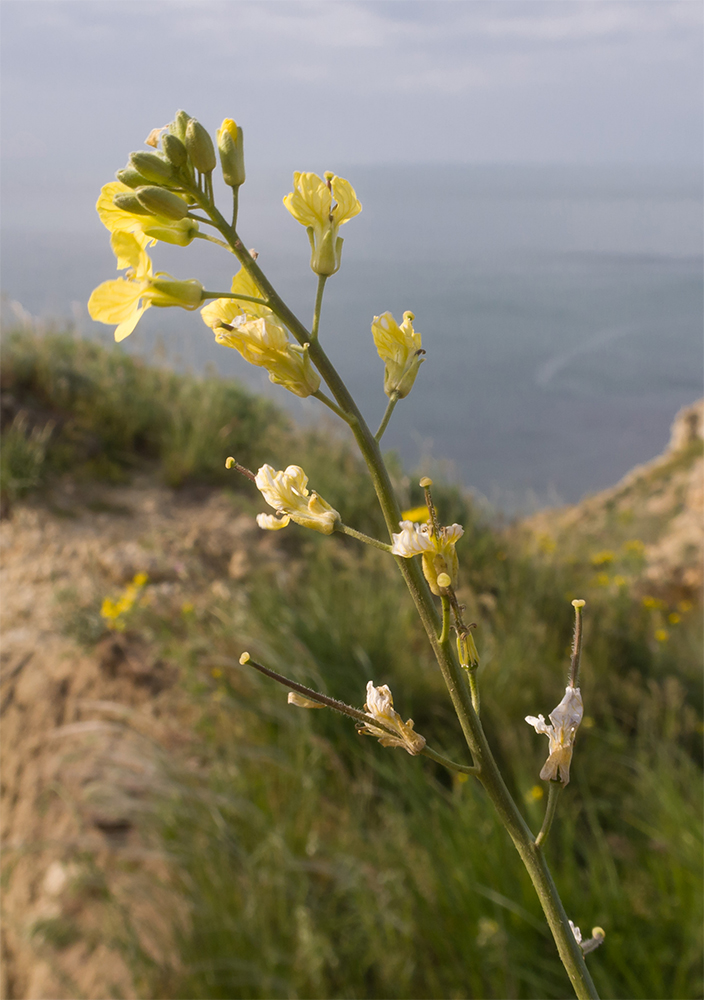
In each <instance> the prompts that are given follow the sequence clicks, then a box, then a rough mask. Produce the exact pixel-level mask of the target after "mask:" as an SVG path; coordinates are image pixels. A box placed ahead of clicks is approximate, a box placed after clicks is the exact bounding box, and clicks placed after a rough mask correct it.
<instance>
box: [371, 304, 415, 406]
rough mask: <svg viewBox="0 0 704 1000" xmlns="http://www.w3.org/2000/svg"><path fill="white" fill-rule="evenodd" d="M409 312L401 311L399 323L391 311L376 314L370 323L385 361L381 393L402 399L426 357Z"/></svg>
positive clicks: (411, 314)
mask: <svg viewBox="0 0 704 1000" xmlns="http://www.w3.org/2000/svg"><path fill="white" fill-rule="evenodd" d="M414 318H415V317H414V316H413V313H412V312H405V313H404V314H403V322H402V323H401V325H400V326H399V325H398V323H397V322H396V320H395V319H394V318H393V316H392V315H391V313H390V312H385V313H382V315H381V316H375V317H374V320H373V322H372V336H373V337H374V343H375V345H376V349H377V351H378V353H379V357H380V358H381V360H382V361H383V362H384V365H385V368H384V392H385V393H386V395H387V396H391V395H392V394H393V393H395V394H396V395H397V397H398V398H399V399H403V398H404V397H405V396H407V395H408V393H409V392H410V391H411V389H412V387H413V383H414V382H415V380H416V375H417V374H418V369H419V368H420V366H421V364H422V362H423V361H424V360H425V359H424V357H423V354H424V353H425V351H424V350H423V348H422V347H421V339H420V334H419V333H416V331H415V330H414V329H413V320H414Z"/></svg>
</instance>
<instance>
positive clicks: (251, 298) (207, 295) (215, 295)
mask: <svg viewBox="0 0 704 1000" xmlns="http://www.w3.org/2000/svg"><path fill="white" fill-rule="evenodd" d="M217 242H218V243H219V242H220V241H219V240H218V241H217ZM227 249H228V250H229V249H230V248H229V247H228V248H227ZM201 298H202V299H242V301H243V302H256V303H257V305H259V306H268V305H269V303H268V302H267V301H266V299H258V298H257V297H256V296H255V295H240V293H239V292H206V291H204V292H202V293H201Z"/></svg>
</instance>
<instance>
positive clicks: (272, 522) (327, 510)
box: [254, 465, 340, 535]
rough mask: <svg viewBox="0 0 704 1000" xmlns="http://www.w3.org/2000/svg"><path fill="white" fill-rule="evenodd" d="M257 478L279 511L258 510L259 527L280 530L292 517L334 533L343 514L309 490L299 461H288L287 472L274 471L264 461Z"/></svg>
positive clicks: (268, 499) (272, 504)
mask: <svg viewBox="0 0 704 1000" xmlns="http://www.w3.org/2000/svg"><path fill="white" fill-rule="evenodd" d="M254 482H255V483H256V485H257V487H258V489H259V491H260V492H261V494H262V495H263V497H264V499H265V500H266V502H267V503H268V504H269V506H270V507H273V508H274V510H275V511H277V513H278V515H279V516H278V517H277V516H275V515H274V514H258V515H257V524H258V525H259V527H260V528H265V529H266V530H268V531H277V530H278V529H279V528H285V527H286V525H287V524H288V523H289V521H295V522H296V524H301V525H303V527H304V528H312V529H313V531H320V532H322V534H324V535H331V534H332V533H333V531H334V530H335V526H336V525H337V524H338V523H339V521H340V515H339V514H338V512H337V511H336V510H335V509H334V508H333V507H331V506H330V504H329V503H327V502H326V501H325V500H323V498H322V497H319V496H318V494H317V493H310V494H309V493H308V490H307V488H306V487H307V485H308V477H307V476H306V474H305V472H304V471H303V469H301V468H299V467H298V466H297V465H289V467H288V468H287V469H286V470H285V471H284V472H275V471H274V469H272V467H271V466H270V465H263V466H262V467H261V469H260V470H259V472H257V475H256V477H255V479H254Z"/></svg>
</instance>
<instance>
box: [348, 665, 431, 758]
mask: <svg viewBox="0 0 704 1000" xmlns="http://www.w3.org/2000/svg"><path fill="white" fill-rule="evenodd" d="M364 711H365V712H366V713H367V715H368V716H369V718H370V719H372V720H374V721H376V722H380V723H382V725H384V726H386V727H387V728H388V729H393V730H394V732H395V733H397V734H398V735H397V736H392V735H391V734H390V733H387V732H385V731H384V730H383V729H379V728H378V727H377V726H375V725H374V724H373V722H371V723H370V722H365V723H360V725H359V727H358V728H359V732H360V733H363V734H364V735H365V736H376V737H377V739H378V740H379V742H380V743H381V745H382V746H383V747H403V749H404V750H406V751H407V752H408V753H410V754H412V755H413V756H415V755H416V754H419V753H420V752H421V751H422V749H423V747H424V746H425V738H424V737H423V736H421V735H420V733H415V732H414V731H413V719H409V720H408V722H404V721H403V720H402V718H401V716H400V715H399V714H398V712H397V711H396V710H395V709H394V699H393V695H392V694H391V691H390V690H389V688H388V686H387V685H386V684H383V685H382V686H381V687H374V682H373V681H369V683H368V684H367V703H366V705H365V706H364Z"/></svg>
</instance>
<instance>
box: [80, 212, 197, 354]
mask: <svg viewBox="0 0 704 1000" xmlns="http://www.w3.org/2000/svg"><path fill="white" fill-rule="evenodd" d="M110 243H111V246H112V249H113V252H114V254H115V256H116V257H117V262H118V267H120V268H125V267H127V268H129V270H128V271H127V275H126V277H125V278H117V279H115V280H114V281H104V282H103V283H102V285H98V287H97V288H96V289H95V290H94V292H93V294H92V295H91V297H90V299H89V300H88V312H89V313H90V315H91V318H92V319H94V320H97V321H98V322H99V323H108V324H112V323H116V324H117V329H116V330H115V340H116V341H118V342H119V341H121V340H124V339H125V337H129V335H130V334H131V333H132V331H133V330H134V328H135V327H136V325H137V323H138V322H139V320H140V318H141V316H142V313H143V312H144V311H145V310H146V309H149V307H150V306H160V307H166V306H180V307H181V308H182V309H196V308H197V307H198V306H199V305H200V303H201V302H202V292H203V286H202V285H201V283H200V282H199V281H192V280H191V281H177V280H175V279H174V278H171V277H170V276H169V275H168V274H156V275H153V274H152V262H151V260H150V259H149V256H148V254H147V252H146V251H145V249H144V247H143V246H142V245H141V243H140V241H139V239H138V237H137V236H136V235H135V234H133V233H128V232H124V231H120V230H118V231H117V232H114V233H113V234H112V236H111V238H110Z"/></svg>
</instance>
